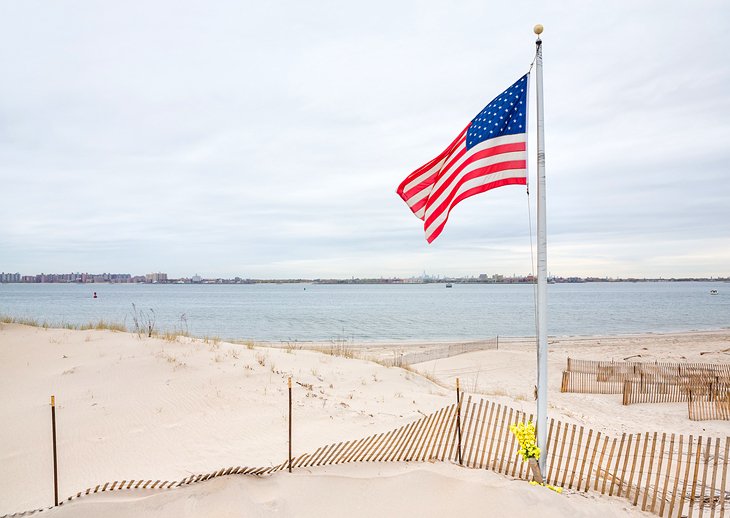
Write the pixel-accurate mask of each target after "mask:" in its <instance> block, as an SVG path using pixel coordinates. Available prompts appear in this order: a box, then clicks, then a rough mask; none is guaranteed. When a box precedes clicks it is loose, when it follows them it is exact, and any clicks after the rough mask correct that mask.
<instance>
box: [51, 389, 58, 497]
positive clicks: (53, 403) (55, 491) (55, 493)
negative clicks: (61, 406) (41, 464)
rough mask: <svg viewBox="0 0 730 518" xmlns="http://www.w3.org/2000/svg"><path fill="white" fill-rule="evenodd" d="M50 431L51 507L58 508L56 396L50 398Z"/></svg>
mask: <svg viewBox="0 0 730 518" xmlns="http://www.w3.org/2000/svg"><path fill="white" fill-rule="evenodd" d="M51 430H52V432H53V505H54V506H58V460H57V456H56V396H51Z"/></svg>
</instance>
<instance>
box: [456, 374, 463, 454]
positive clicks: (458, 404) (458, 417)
mask: <svg viewBox="0 0 730 518" xmlns="http://www.w3.org/2000/svg"><path fill="white" fill-rule="evenodd" d="M456 436H457V440H458V442H459V444H458V446H459V465H462V458H461V395H460V394H459V378H456Z"/></svg>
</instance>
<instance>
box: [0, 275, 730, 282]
mask: <svg viewBox="0 0 730 518" xmlns="http://www.w3.org/2000/svg"><path fill="white" fill-rule="evenodd" d="M548 280H549V281H550V282H601V281H606V282H616V281H618V282H620V281H661V280H666V281H689V280H717V281H724V282H730V276H727V277H638V278H635V277H609V276H588V277H580V276H575V275H573V276H565V277H563V276H555V275H548ZM534 281H535V275H534V274H532V273H529V274H514V273H513V274H502V273H493V274H487V273H479V274H471V275H465V276H458V277H454V276H447V275H441V274H427V273H426V272H423V273H422V274H420V275H411V276H404V277H386V276H382V275H381V276H376V277H349V278H342V277H315V278H306V277H289V278H255V277H245V276H240V275H237V276H235V277H205V276H201V275H198V274H195V275H187V276H181V277H172V276H168V274H167V273H164V272H154V273H147V274H144V275H136V274H130V273H88V272H84V273H80V272H76V273H47V274H46V273H38V274H30V275H25V274H21V273H20V272H16V273H6V272H0V283H22V284H53V283H65V284H69V283H81V284H99V283H111V284H135V283H147V284H168V283H171V284H218V283H223V284H247V283H258V282H326V283H358V284H363V283H365V284H367V283H414V282H423V283H429V282H486V283H506V284H514V283H532V282H534Z"/></svg>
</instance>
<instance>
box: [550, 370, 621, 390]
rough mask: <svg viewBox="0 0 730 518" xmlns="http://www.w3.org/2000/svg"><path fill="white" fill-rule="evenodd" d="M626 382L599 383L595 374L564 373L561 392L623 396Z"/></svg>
mask: <svg viewBox="0 0 730 518" xmlns="http://www.w3.org/2000/svg"><path fill="white" fill-rule="evenodd" d="M623 390H624V381H623V380H620V381H619V380H616V381H599V380H598V379H597V375H596V374H595V373H593V372H576V371H563V379H562V382H561V384H560V392H578V393H582V394H622V393H623Z"/></svg>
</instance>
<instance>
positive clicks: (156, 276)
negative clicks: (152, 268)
mask: <svg viewBox="0 0 730 518" xmlns="http://www.w3.org/2000/svg"><path fill="white" fill-rule="evenodd" d="M144 277H145V282H151V283H164V282H167V274H166V273H161V272H157V273H148V274H147V275H145V276H144Z"/></svg>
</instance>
